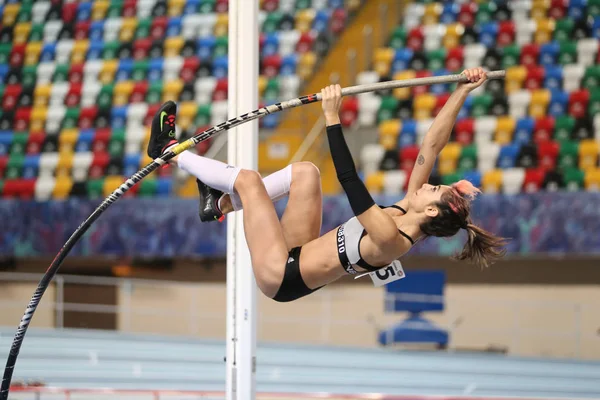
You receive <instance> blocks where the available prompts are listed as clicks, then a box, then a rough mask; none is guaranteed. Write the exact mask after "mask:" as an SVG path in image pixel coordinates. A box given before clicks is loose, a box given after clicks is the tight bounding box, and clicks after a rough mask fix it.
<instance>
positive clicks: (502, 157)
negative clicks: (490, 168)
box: [497, 144, 519, 169]
mask: <svg viewBox="0 0 600 400" xmlns="http://www.w3.org/2000/svg"><path fill="white" fill-rule="evenodd" d="M518 153H519V146H517V145H513V144H509V145H505V146H502V147H501V148H500V153H499V154H498V163H497V165H498V167H499V168H502V169H506V168H513V167H515V165H516V163H517V155H518Z"/></svg>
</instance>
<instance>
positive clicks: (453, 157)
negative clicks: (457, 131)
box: [438, 143, 462, 175]
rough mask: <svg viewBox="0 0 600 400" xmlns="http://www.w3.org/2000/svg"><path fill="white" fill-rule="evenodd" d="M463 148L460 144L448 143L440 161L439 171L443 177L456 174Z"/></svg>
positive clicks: (440, 156)
mask: <svg viewBox="0 0 600 400" xmlns="http://www.w3.org/2000/svg"><path fill="white" fill-rule="evenodd" d="M461 151H462V147H461V145H460V144H458V143H448V144H447V145H446V147H444V149H443V150H442V152H441V153H440V155H439V159H438V171H439V173H440V174H441V175H449V174H452V173H454V172H456V170H457V168H458V160H459V157H460V155H461Z"/></svg>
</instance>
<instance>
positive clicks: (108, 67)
mask: <svg viewBox="0 0 600 400" xmlns="http://www.w3.org/2000/svg"><path fill="white" fill-rule="evenodd" d="M117 68H119V60H106V61H104V64H102V68H101V69H100V73H99V74H98V79H99V80H100V82H102V84H103V85H108V84H110V83H113V82H114V81H115V73H116V72H117Z"/></svg>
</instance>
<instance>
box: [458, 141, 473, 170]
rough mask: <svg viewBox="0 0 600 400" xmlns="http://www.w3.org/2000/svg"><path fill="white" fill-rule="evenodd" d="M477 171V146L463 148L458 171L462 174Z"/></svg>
mask: <svg viewBox="0 0 600 400" xmlns="http://www.w3.org/2000/svg"><path fill="white" fill-rule="evenodd" d="M476 169H477V146H476V145H474V144H472V145H470V146H465V147H463V148H462V151H461V153H460V158H459V159H458V170H459V171H460V172H466V171H473V170H476Z"/></svg>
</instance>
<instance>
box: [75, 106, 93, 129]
mask: <svg viewBox="0 0 600 400" xmlns="http://www.w3.org/2000/svg"><path fill="white" fill-rule="evenodd" d="M97 115H98V106H91V107H84V108H82V109H81V112H80V113H79V123H78V125H79V129H90V128H91V127H92V126H93V125H94V122H95V121H96V116H97Z"/></svg>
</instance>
